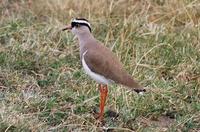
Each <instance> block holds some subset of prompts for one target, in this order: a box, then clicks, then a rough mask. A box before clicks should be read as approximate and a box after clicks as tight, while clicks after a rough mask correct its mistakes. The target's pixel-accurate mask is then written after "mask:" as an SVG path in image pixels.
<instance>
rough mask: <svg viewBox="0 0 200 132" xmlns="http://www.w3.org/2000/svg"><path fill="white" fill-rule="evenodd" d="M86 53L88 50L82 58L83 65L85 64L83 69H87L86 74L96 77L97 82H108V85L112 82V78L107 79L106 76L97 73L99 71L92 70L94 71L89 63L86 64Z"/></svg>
mask: <svg viewBox="0 0 200 132" xmlns="http://www.w3.org/2000/svg"><path fill="white" fill-rule="evenodd" d="M86 53H87V51H85V52H84V53H83V56H82V60H81V62H82V65H83V69H84V70H85V72H86V74H88V75H89V76H90V77H91V78H92V79H94V80H95V81H97V82H98V83H100V84H106V85H108V84H110V83H112V80H110V79H107V78H105V77H104V76H102V75H99V74H97V73H95V72H92V71H91V70H90V68H89V67H88V65H87V64H86V62H85V60H84V55H85V54H86Z"/></svg>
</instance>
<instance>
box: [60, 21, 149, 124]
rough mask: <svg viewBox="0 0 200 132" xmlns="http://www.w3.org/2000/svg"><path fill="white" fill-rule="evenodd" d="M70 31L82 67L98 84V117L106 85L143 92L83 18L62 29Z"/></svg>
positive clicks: (100, 117)
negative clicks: (116, 85)
mask: <svg viewBox="0 0 200 132" xmlns="http://www.w3.org/2000/svg"><path fill="white" fill-rule="evenodd" d="M65 30H68V31H71V32H72V34H73V35H75V37H77V38H78V41H79V50H80V60H81V63H82V66H83V69H84V71H85V73H86V74H88V75H89V76H90V77H91V78H92V79H93V80H95V81H96V82H97V83H98V84H99V89H100V106H99V107H100V108H99V109H100V110H99V114H98V119H99V120H103V115H104V107H105V103H106V99H107V96H108V85H111V84H113V83H117V84H121V85H124V86H126V87H128V88H130V89H131V90H133V91H135V92H137V93H144V92H145V91H146V89H145V88H144V87H142V86H141V85H140V84H139V83H138V82H137V81H136V80H134V79H133V78H132V76H131V75H130V74H128V72H127V71H126V70H125V69H124V68H123V65H122V63H121V62H120V61H119V59H118V58H117V56H116V55H115V54H114V53H113V52H112V51H111V50H110V49H109V48H107V47H106V46H104V45H103V44H102V43H101V42H100V41H98V40H97V39H95V37H94V36H93V34H92V29H91V24H90V23H89V21H88V20H87V19H85V18H74V19H72V21H71V23H70V24H69V25H67V26H65V27H64V28H63V29H62V31H65Z"/></svg>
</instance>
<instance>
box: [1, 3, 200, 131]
mask: <svg viewBox="0 0 200 132" xmlns="http://www.w3.org/2000/svg"><path fill="white" fill-rule="evenodd" d="M0 3H1V4H0V11H1V15H0V18H1V19H0V105H1V107H0V115H1V116H0V131H101V130H103V129H108V130H111V131H112V130H113V131H142V132H143V131H144V132H147V131H148V132H149V131H152V132H154V131H185V132H187V131H191V132H193V131H194V132H195V131H200V114H199V113H200V50H199V49H200V43H199V36H200V23H199V22H200V10H199V9H200V2H199V1H198V0H182V1H179V0H169V1H165V0H150V1H137V0H129V1H125V0H116V1H106V0H102V1H97V0H93V1H86V0H82V1H78V0H73V1H71V0H35V1H31V0H29V1H24V0H18V1H17V0H13V1H10V0H4V1H3V2H0ZM75 17H85V18H88V19H89V20H90V22H91V24H92V33H93V34H94V36H95V37H96V38H97V39H98V40H100V41H102V42H103V43H104V44H105V45H106V46H107V47H109V48H110V49H112V50H113V52H114V53H115V54H116V55H117V56H118V57H119V58H120V60H121V61H122V62H123V64H124V67H125V68H126V70H127V71H128V72H129V73H130V74H132V75H133V76H134V77H135V78H136V79H137V80H139V81H140V83H141V84H142V85H144V86H146V87H148V88H149V89H150V91H149V92H148V93H146V94H145V95H144V96H139V95H137V94H135V93H132V92H130V91H129V90H128V89H125V88H124V87H123V86H119V85H113V86H110V87H109V98H108V100H107V105H106V111H107V112H106V113H105V121H104V124H103V125H99V124H98V121H97V120H96V119H95V118H94V111H95V110H97V111H98V105H99V91H98V88H97V85H96V83H95V82H94V81H91V80H90V78H89V77H88V76H87V75H85V74H84V71H83V69H82V67H81V64H80V60H79V49H78V48H79V47H78V44H77V41H76V40H74V38H73V36H72V34H71V33H69V32H61V29H62V27H63V26H64V25H66V24H68V23H70V21H71V19H72V18H75ZM108 111H114V112H116V113H117V114H118V117H116V118H113V117H111V115H110V114H109V113H108Z"/></svg>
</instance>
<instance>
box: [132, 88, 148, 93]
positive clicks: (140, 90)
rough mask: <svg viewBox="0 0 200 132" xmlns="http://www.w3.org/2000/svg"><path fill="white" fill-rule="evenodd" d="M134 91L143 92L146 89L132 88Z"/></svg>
mask: <svg viewBox="0 0 200 132" xmlns="http://www.w3.org/2000/svg"><path fill="white" fill-rule="evenodd" d="M134 91H135V92H136V93H144V92H146V89H134Z"/></svg>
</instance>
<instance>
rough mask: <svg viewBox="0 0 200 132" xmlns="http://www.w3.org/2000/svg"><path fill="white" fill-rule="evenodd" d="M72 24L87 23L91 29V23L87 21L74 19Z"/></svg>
mask: <svg viewBox="0 0 200 132" xmlns="http://www.w3.org/2000/svg"><path fill="white" fill-rule="evenodd" d="M72 22H77V23H85V24H87V25H88V26H89V27H90V23H89V22H87V21H84V20H77V19H74V20H73V21H72Z"/></svg>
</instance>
